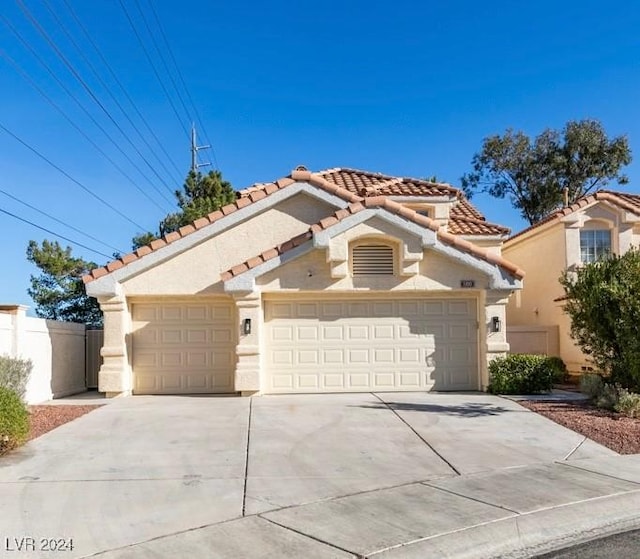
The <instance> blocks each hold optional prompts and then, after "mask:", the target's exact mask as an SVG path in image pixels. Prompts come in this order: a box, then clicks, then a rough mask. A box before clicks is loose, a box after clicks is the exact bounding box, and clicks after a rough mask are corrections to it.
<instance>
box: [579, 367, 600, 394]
mask: <svg viewBox="0 0 640 559" xmlns="http://www.w3.org/2000/svg"><path fill="white" fill-rule="evenodd" d="M603 386H604V380H603V378H602V375H599V374H598V373H585V374H583V375H582V376H581V377H580V392H582V393H583V394H586V395H587V396H589V397H590V398H596V397H597V396H598V395H599V394H600V393H601V392H602V387H603Z"/></svg>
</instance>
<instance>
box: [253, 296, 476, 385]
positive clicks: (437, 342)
mask: <svg viewBox="0 0 640 559" xmlns="http://www.w3.org/2000/svg"><path fill="white" fill-rule="evenodd" d="M477 324H478V323H477V304H476V301H475V300H474V299H391V300H389V299H371V300H366V299H355V300H354V299H353V298H351V299H344V300H323V299H316V300H276V299H274V300H267V301H266V304H265V330H266V332H265V333H266V335H265V338H266V339H265V342H266V356H265V361H266V363H265V365H266V368H267V375H266V377H267V378H266V383H267V386H265V387H264V391H265V392H268V393H279V392H280V393H286V392H367V391H373V390H375V391H402V390H405V391H409V390H477V389H478V327H477Z"/></svg>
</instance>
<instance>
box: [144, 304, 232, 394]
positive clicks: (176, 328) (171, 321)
mask: <svg viewBox="0 0 640 559" xmlns="http://www.w3.org/2000/svg"><path fill="white" fill-rule="evenodd" d="M132 312H133V379H134V392H135V393H136V394H194V393H215V392H232V391H233V373H234V368H235V345H236V343H235V330H236V329H235V322H234V310H233V303H231V302H228V303H227V302H219V303H210V302H208V303H199V302H194V303H144V304H142V303H140V304H134V305H133V311H132Z"/></svg>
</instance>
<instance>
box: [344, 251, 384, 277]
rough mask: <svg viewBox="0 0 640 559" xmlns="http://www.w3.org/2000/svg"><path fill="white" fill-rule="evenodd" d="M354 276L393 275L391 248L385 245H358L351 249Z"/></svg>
mask: <svg viewBox="0 0 640 559" xmlns="http://www.w3.org/2000/svg"><path fill="white" fill-rule="evenodd" d="M352 270H353V275H354V276H365V275H380V276H392V275H393V248H392V247H390V246H387V245H359V246H356V247H353V253H352Z"/></svg>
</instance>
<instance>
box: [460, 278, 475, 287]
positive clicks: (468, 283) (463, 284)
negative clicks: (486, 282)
mask: <svg viewBox="0 0 640 559" xmlns="http://www.w3.org/2000/svg"><path fill="white" fill-rule="evenodd" d="M475 286H476V282H475V280H460V287H465V288H467V289H468V288H470V287H475Z"/></svg>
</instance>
